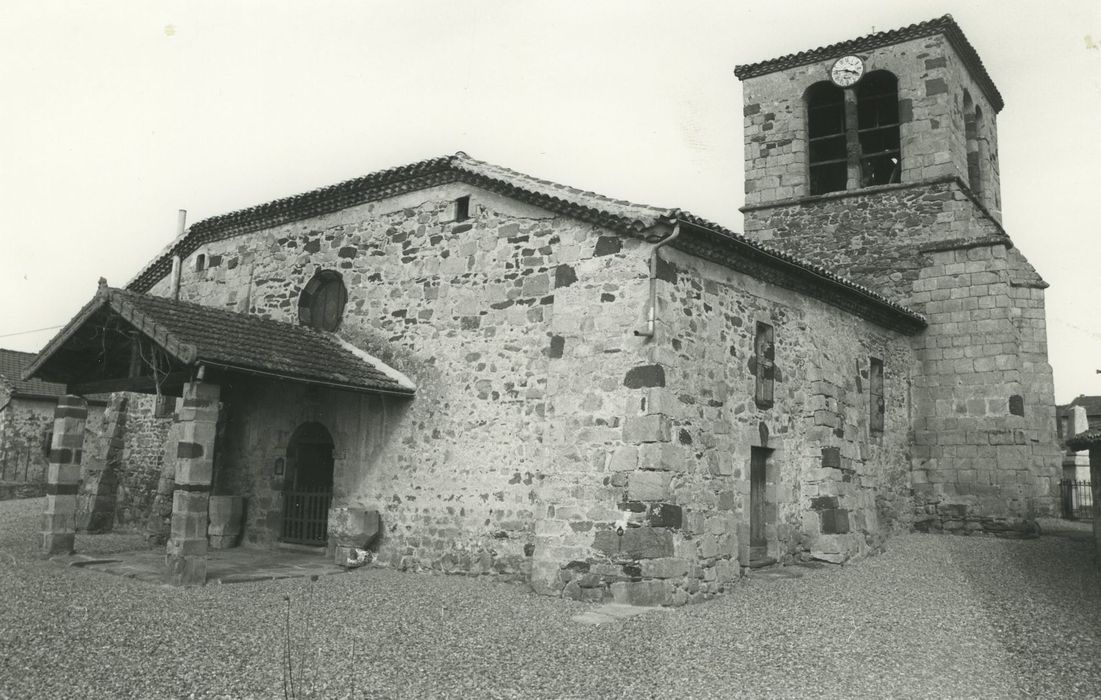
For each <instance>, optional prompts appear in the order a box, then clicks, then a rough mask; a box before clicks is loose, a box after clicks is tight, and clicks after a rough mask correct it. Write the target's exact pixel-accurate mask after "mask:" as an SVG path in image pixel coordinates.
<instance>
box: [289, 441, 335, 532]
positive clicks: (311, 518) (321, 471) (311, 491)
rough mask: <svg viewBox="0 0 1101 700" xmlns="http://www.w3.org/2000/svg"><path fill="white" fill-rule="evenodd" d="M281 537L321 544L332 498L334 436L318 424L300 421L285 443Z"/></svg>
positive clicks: (327, 522) (326, 530)
mask: <svg viewBox="0 0 1101 700" xmlns="http://www.w3.org/2000/svg"><path fill="white" fill-rule="evenodd" d="M286 468H287V481H286V486H285V488H284V490H283V532H282V533H281V536H280V538H279V539H280V540H281V541H283V542H290V543H293V544H306V545H318V546H320V545H324V544H326V543H327V538H328V528H329V506H330V505H331V503H332V500H333V438H332V435H330V434H329V431H328V430H326V429H325V426H323V425H321V424H320V423H303V424H302V425H300V426H298V429H297V430H295V431H294V434H293V435H291V439H290V443H289V444H288V445H287V467H286Z"/></svg>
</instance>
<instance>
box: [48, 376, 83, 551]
mask: <svg viewBox="0 0 1101 700" xmlns="http://www.w3.org/2000/svg"><path fill="white" fill-rule="evenodd" d="M87 418H88V402H87V401H85V400H84V399H82V398H80V397H79V396H71V395H65V396H61V397H58V399H57V408H56V409H54V433H53V438H52V441H51V442H50V464H49V467H47V470H46V508H45V510H44V511H43V514H42V524H43V528H42V551H43V552H44V553H45V554H46V555H47V556H49V555H51V554H71V553H72V552H73V540H74V538H75V534H76V494H77V490H78V489H79V488H80V460H81V458H82V457H83V452H84V421H85V420H86V419H87Z"/></svg>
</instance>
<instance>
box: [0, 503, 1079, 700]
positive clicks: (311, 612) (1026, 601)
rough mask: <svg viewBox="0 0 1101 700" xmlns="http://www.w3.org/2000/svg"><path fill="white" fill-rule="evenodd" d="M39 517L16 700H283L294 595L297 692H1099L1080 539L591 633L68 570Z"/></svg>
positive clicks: (466, 611) (29, 514)
mask: <svg viewBox="0 0 1101 700" xmlns="http://www.w3.org/2000/svg"><path fill="white" fill-rule="evenodd" d="M40 512H41V500H40V499H32V500H24V501H6V502H0V697H2V698H126V697H135V698H159V697H201V698H213V697H227V698H237V697H257V698H280V697H283V695H284V671H285V669H286V667H287V664H285V663H284V661H283V659H284V647H285V643H286V640H287V635H286V633H285V629H286V627H285V626H286V624H287V606H288V602H287V600H286V599H285V597H287V596H289V598H290V601H289V604H290V606H291V609H290V622H291V626H292V634H291V638H292V646H293V647H294V648H293V650H292V651H293V659H294V662H293V664H292V665H291V670H292V672H293V674H294V683H295V687H296V688H297V697H324V698H329V697H356V698H360V697H363V698H391V697H393V698H396V697H401V698H419V697H471V698H479V697H521V698H532V697H599V698H603V697H630V698H646V697H662V698H666V697H693V698H695V697H732V696H751V697H811V696H815V697H822V696H825V697H1098V696H1101V576H1099V575H1098V572H1097V570H1096V569H1095V568H1093V560H1092V554H1091V551H1090V548H1089V545H1088V544H1087V543H1086V542H1083V541H1080V540H1074V539H1070V538H1066V537H1054V536H1045V537H1042V538H1039V539H1035V540H1027V541H1015V540H998V539H988V538H964V537H947V536H933V535H910V536H906V537H900V538H896V539H895V540H893V541H892V542H891V543H890V549H889V551H888V552H887V553H885V554H884V555H882V556H879V557H875V558H871V559H867V560H864V561H861V562H858V563H856V564H853V565H850V566H845V567H829V568H824V569H817V570H804V571H805V573H804V575H803V577H801V578H798V579H782V580H747V581H744V582H742V583H739V584H738V585H737V587H736V589H735V590H734V591H733V592H731V593H730V594H728V595H726V596H724V597H722V598H720V599H718V600H716V601H713V602H710V603H706V604H703V605H696V606H689V607H685V608H679V609H676V610H657V611H654V612H648V613H646V614H644V615H640V616H637V617H632V618H628V619H624V620H618V621H615V622H610V623H606V624H602V625H598V626H590V625H584V624H580V623H578V622H576V621H574V620H572V619H571V618H573V617H574V616H575V615H577V614H579V613H581V612H583V611H585V610H588V609H591V608H590V606H587V605H585V604H581V603H575V602H572V601H565V600H557V599H549V598H542V597H538V596H535V595H533V594H531V593H529V592H527V591H526V590H525V589H523V588H522V587H519V586H514V585H507V584H495V583H491V582H489V581H485V580H479V579H470V578H463V577H450V576H431V575H416V574H400V573H396V572H392V571H388V570H382V569H361V570H359V571H355V572H352V573H349V574H338V575H334V576H326V577H322V578H320V579H319V580H318V581H317V582H316V583H311V582H310V581H309V580H308V579H293V580H283V581H271V582H263V583H242V584H234V585H226V586H208V587H205V588H201V589H183V590H181V589H172V588H167V587H163V586H157V585H153V584H148V583H142V582H139V581H133V580H128V579H124V578H119V577H114V576H109V575H106V574H102V573H98V572H95V571H87V570H79V569H71V568H65V567H62V566H58V565H56V564H53V563H51V562H46V561H41V560H37V559H36V558H35V557H34V542H35V535H36V533H35V531H36V529H37V528H38V515H39V513H40ZM139 542H140V539H139V538H137V537H135V536H128V535H105V536H94V537H93V536H81V537H78V539H77V548H78V550H80V551H83V552H85V553H108V552H111V551H121V550H126V549H133V548H135V547H136V546H137V545H138V543H139ZM307 613H308V614H307ZM307 622H308V628H307ZM307 640H308V641H309V643H308V644H307Z"/></svg>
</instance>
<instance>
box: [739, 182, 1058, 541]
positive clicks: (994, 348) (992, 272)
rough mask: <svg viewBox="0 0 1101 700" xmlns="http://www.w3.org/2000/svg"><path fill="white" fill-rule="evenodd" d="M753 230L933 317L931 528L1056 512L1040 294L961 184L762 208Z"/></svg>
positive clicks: (921, 446) (925, 380)
mask: <svg viewBox="0 0 1101 700" xmlns="http://www.w3.org/2000/svg"><path fill="white" fill-rule="evenodd" d="M746 229H747V231H749V232H751V233H752V234H753V235H754V236H755V237H759V238H763V239H765V240H767V241H768V242H769V244H770V245H775V246H779V247H781V248H784V249H786V250H789V251H791V252H793V253H796V254H800V255H804V256H807V257H810V258H812V259H815V260H817V261H819V262H820V263H821V264H824V265H826V266H828V267H830V268H831V269H835V270H837V271H838V272H840V273H842V274H844V275H846V276H849V277H850V278H853V279H855V280H856V281H858V282H861V283H863V284H866V285H867V286H869V287H870V288H872V289H875V290H877V291H881V292H884V293H886V294H888V295H889V296H891V297H892V298H894V299H897V300H899V301H900V302H902V303H904V304H906V305H908V306H909V307H911V308H913V309H914V310H915V311H918V312H920V313H923V314H924V315H925V316H926V317H927V319H928V320H929V327H928V328H927V329H926V331H925V332H924V333H923V334H921V335H919V336H916V337H915V338H914V341H913V342H914V348H915V351H916V352H917V356H918V358H919V360H920V361H921V365H920V372H919V376H918V378H917V379H916V380H915V395H914V406H915V413H914V431H915V444H916V448H915V456H914V458H915V462H914V480H915V488H916V489H917V495H918V496H919V512H918V514H917V515H918V517H919V519H921V521H922V522H924V523H925V524H924V525H923V527H931V528H936V527H942V526H947V527H949V528H951V529H963V528H965V527H970V528H973V529H991V530H1000V529H1004V528H1005V527H1008V525H1007V522H1010V521H1014V520H1018V521H1019V520H1020V519H1022V518H1030V517H1034V516H1035V515H1042V514H1046V513H1048V512H1050V508H1051V503H1052V501H1051V499H1050V496H1049V492H1050V488H1051V484H1052V483H1053V480H1054V479H1057V477H1058V471H1057V469H1052V468H1051V459H1052V458H1051V456H1050V455H1051V453H1052V451H1053V450H1054V449H1056V448H1055V435H1054V427H1055V426H1054V412H1053V411H1054V393H1053V388H1052V382H1051V368H1050V366H1049V365H1048V363H1047V348H1046V327H1045V323H1044V318H1043V288H1042V287H1043V286H1044V284H1043V282H1042V280H1040V278H1039V276H1038V275H1037V274H1036V273H1035V271H1034V270H1032V268H1031V266H1030V265H1029V264H1028V263H1027V261H1025V260H1024V258H1023V257H1022V256H1020V255H1019V254H1018V253H1017V252H1016V251H1014V250H1011V249H1010V248H1009V246H1011V245H1012V244H1011V243H1010V241H1009V239H1008V238H1006V237H1004V236H1003V235H1001V234H1000V232H999V231H998V229H997V227H996V226H995V224H994V223H993V222H992V221H991V220H990V219H989V218H987V217H986V215H985V214H984V213H983V212H982V210H981V209H979V207H977V206H975V204H974V203H973V202H972V201H971V200H970V198H969V197H967V195H966V193H964V192H963V190H962V189H961V188H960V187H959V186H958V185H957V184H956V183H954V182H944V183H930V184H922V185H916V186H912V187H908V186H905V185H903V186H896V187H894V188H887V189H884V188H872V189H869V190H865V191H861V192H858V193H851V194H849V193H846V194H844V195H839V196H823V197H819V198H813V200H810V201H807V202H804V203H803V204H801V205H798V206H775V207H772V206H768V207H761V208H757V209H753V210H749V211H747V212H746ZM1011 397H1019V399H1014V401H1015V405H1014V407H1013V408H1014V410H1015V412H1011V411H1010V408H1011V407H1010V403H1009V402H1010V399H1011ZM1018 401H1019V405H1017V403H1016V402H1018ZM1048 416H1050V418H1049V417H1048ZM929 460H932V461H929ZM975 460H978V461H977V462H976V461H975ZM1019 484H1020V486H1019ZM992 519H993V520H992Z"/></svg>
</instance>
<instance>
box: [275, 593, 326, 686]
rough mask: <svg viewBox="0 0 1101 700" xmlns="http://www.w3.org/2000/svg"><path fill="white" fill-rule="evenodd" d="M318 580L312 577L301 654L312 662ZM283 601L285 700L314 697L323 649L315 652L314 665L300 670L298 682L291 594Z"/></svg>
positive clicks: (284, 597)
mask: <svg viewBox="0 0 1101 700" xmlns="http://www.w3.org/2000/svg"><path fill="white" fill-rule="evenodd" d="M318 578H319V577H318V576H317V575H316V574H314V575H313V576H310V583H309V598H308V601H307V603H306V610H305V633H304V635H303V637H304V641H303V645H304V646H305V652H304V653H300V654H299V656H300V657H302V658H303V659H305V660H306V661H309V660H310V656H309V654H310V618H311V617H312V615H313V607H314V584H316V583H317V580H318ZM283 600H284V601H285V602H286V604H287V605H286V615H285V616H284V622H283V698H284V700H291V699H292V698H297V697H299V696H300V695H299V694H300V693H301V697H311V696H313V695H314V692H313V690H314V686H315V685H316V683H317V667H318V665H319V663H320V661H321V649H320V648H318V649H316V650H314V657H313V663H310V664H308V665H307V666H306V667H305V668H299V680H298V681H297V682H296V681H295V677H294V657H295V645H294V643H293V642H292V641H291V619H292V615H291V607H292V602H291V596H290V594H285V595H284V596H283Z"/></svg>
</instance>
